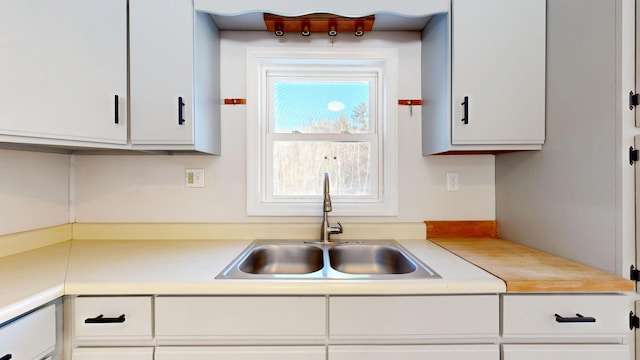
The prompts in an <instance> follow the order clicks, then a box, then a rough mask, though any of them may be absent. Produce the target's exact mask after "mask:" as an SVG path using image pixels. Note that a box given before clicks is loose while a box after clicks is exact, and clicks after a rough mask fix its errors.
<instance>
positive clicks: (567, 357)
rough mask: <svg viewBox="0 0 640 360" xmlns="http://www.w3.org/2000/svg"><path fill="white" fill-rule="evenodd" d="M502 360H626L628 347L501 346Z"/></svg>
mask: <svg viewBox="0 0 640 360" xmlns="http://www.w3.org/2000/svg"><path fill="white" fill-rule="evenodd" d="M503 354H504V356H503V359H504V360H539V359H545V360H628V359H629V358H630V357H629V345H592V344H575V345H503Z"/></svg>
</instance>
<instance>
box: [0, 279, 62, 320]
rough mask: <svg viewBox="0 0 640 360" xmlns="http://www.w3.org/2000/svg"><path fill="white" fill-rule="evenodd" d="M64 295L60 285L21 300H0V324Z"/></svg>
mask: <svg viewBox="0 0 640 360" xmlns="http://www.w3.org/2000/svg"><path fill="white" fill-rule="evenodd" d="M64 294H65V293H64V283H60V284H56V285H54V286H52V287H50V288H47V289H42V291H40V292H38V293H35V294H32V295H28V296H25V297H23V298H21V299H13V300H9V301H2V299H1V298H0V324H2V323H4V322H6V321H9V320H11V319H13V318H15V317H17V316H20V315H22V314H24V313H25V312H28V311H30V310H32V309H35V308H37V307H39V306H42V305H44V304H46V303H48V302H50V301H53V300H55V299H57V298H59V297H61V296H63V295H64Z"/></svg>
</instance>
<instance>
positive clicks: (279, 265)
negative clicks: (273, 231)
mask: <svg viewBox="0 0 640 360" xmlns="http://www.w3.org/2000/svg"><path fill="white" fill-rule="evenodd" d="M428 278H440V276H439V275H438V274H436V273H435V272H434V271H433V270H431V269H430V268H429V267H428V266H427V265H425V264H424V263H422V262H421V261H419V260H418V259H417V258H416V257H415V256H413V255H412V254H411V253H410V252H409V251H408V250H406V249H404V248H403V247H402V246H401V245H400V244H398V242H396V241H395V240H379V241H345V242H330V243H323V242H314V241H278V240H256V241H254V242H253V243H252V244H251V245H250V246H249V247H248V248H247V249H245V250H244V251H243V252H242V253H241V254H240V255H239V256H238V257H237V258H236V259H235V260H233V261H232V262H231V263H230V264H229V265H228V266H227V267H226V268H225V269H224V270H223V271H222V272H221V273H220V274H219V275H218V276H216V279H301V280H302V279H370V280H382V279H428Z"/></svg>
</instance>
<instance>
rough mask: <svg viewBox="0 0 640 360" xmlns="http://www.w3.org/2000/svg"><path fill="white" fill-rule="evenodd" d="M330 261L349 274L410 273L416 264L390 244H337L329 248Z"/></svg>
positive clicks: (333, 266)
mask: <svg viewBox="0 0 640 360" xmlns="http://www.w3.org/2000/svg"><path fill="white" fill-rule="evenodd" d="M329 263H330V264H331V267H332V268H334V269H336V270H337V271H340V272H343V273H347V274H372V275H373V274H386V275H388V274H409V273H412V272H414V271H416V268H417V266H416V264H415V263H414V262H413V261H411V260H409V258H407V257H406V256H404V255H403V254H402V252H400V251H399V250H398V249H397V248H395V247H391V246H389V245H374V244H367V245H362V244H355V245H337V246H334V247H332V248H330V249H329Z"/></svg>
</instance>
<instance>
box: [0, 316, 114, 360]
mask: <svg viewBox="0 0 640 360" xmlns="http://www.w3.org/2000/svg"><path fill="white" fill-rule="evenodd" d="M124 320H125V319H124V314H122V315H120V316H118V317H112V318H109V317H104V315H102V314H100V315H98V316H96V317H94V318H88V319H85V320H84V323H85V324H112V323H123V322H124ZM0 360H2V359H0Z"/></svg>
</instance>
